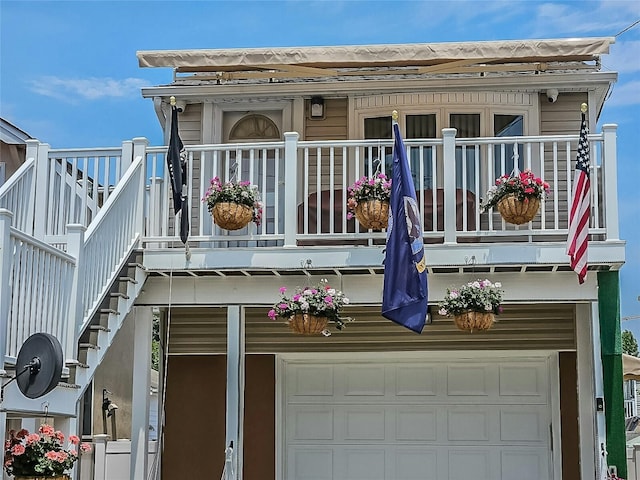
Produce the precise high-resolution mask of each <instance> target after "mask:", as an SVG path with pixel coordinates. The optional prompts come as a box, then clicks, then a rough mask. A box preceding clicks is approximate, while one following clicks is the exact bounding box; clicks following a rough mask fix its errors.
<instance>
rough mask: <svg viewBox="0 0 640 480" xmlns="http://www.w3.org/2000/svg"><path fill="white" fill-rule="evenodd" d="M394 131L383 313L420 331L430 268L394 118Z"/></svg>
mask: <svg viewBox="0 0 640 480" xmlns="http://www.w3.org/2000/svg"><path fill="white" fill-rule="evenodd" d="M393 134H394V137H395V143H394V145H393V174H392V183H391V199H390V207H391V208H390V209H389V227H388V229H387V248H386V254H385V260H384V290H383V293H382V316H383V317H385V318H388V319H389V320H392V321H394V322H396V323H399V324H400V325H402V326H404V327H407V328H408V329H409V330H413V331H414V332H417V333H421V332H422V328H423V327H424V324H425V320H426V316H427V271H426V262H425V258H424V244H423V243H422V221H421V218H420V209H419V208H418V202H417V201H416V189H415V187H414V186H413V179H412V178H411V172H410V171H409V162H408V161H407V151H406V149H405V147H404V142H403V141H402V137H401V136H400V128H399V127H398V123H397V122H395V121H394V122H393Z"/></svg>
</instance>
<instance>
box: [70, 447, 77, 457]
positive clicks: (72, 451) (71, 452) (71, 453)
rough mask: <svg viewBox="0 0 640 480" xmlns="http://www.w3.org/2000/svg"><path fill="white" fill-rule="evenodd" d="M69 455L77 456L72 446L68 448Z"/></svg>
mask: <svg viewBox="0 0 640 480" xmlns="http://www.w3.org/2000/svg"><path fill="white" fill-rule="evenodd" d="M69 455H71V456H72V457H77V456H78V452H76V451H75V450H74V449H73V448H72V449H70V450H69Z"/></svg>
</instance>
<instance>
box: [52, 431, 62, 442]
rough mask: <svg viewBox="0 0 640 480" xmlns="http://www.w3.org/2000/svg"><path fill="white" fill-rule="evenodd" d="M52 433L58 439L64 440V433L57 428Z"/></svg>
mask: <svg viewBox="0 0 640 480" xmlns="http://www.w3.org/2000/svg"><path fill="white" fill-rule="evenodd" d="M54 435H55V437H56V438H57V439H58V440H60V441H61V442H64V433H62V432H61V431H60V430H57V431H56V432H55V433H54Z"/></svg>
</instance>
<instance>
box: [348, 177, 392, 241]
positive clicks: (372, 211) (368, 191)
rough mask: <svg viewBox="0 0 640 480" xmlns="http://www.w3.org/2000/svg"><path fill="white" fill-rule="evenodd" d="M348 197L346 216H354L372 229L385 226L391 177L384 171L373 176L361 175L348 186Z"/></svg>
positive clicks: (387, 217)
mask: <svg viewBox="0 0 640 480" xmlns="http://www.w3.org/2000/svg"><path fill="white" fill-rule="evenodd" d="M347 191H348V193H349V198H348V200H347V209H348V210H349V213H348V214H347V218H348V219H351V218H353V217H354V215H355V217H356V218H357V219H358V222H360V224H361V225H362V226H363V227H364V228H366V229H372V230H382V229H383V228H387V222H388V220H389V198H390V197H391V179H390V178H387V176H386V175H385V174H384V173H377V174H376V175H374V176H373V177H362V178H360V179H359V180H356V181H355V182H354V183H353V184H352V185H351V186H350V187H349V188H348V190H347Z"/></svg>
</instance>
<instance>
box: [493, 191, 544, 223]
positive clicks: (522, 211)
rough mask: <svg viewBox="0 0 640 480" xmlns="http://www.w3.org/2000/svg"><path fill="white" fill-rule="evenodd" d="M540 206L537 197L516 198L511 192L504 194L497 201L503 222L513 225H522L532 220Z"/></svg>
mask: <svg viewBox="0 0 640 480" xmlns="http://www.w3.org/2000/svg"><path fill="white" fill-rule="evenodd" d="M539 208H540V199H539V198H537V197H525V199H524V200H518V197H516V196H515V195H513V194H510V195H505V196H504V197H502V198H501V199H500V200H499V201H498V211H499V212H500V215H502V218H504V220H505V222H508V223H513V224H514V225H522V224H523V223H528V222H530V221H531V220H533V217H535V216H536V214H537V213H538V209H539Z"/></svg>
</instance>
